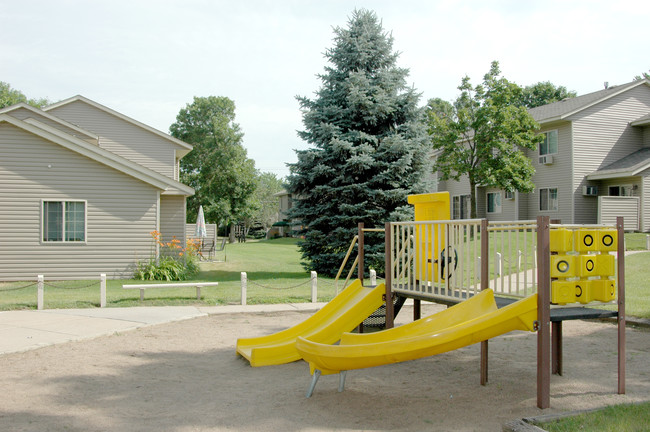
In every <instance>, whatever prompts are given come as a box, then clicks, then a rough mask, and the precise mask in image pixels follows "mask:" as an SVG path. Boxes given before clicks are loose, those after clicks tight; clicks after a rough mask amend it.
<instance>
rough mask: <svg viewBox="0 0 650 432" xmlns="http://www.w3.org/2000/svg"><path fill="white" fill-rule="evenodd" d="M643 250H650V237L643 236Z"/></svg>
mask: <svg viewBox="0 0 650 432" xmlns="http://www.w3.org/2000/svg"><path fill="white" fill-rule="evenodd" d="M645 248H646V249H647V250H650V235H646V236H645Z"/></svg>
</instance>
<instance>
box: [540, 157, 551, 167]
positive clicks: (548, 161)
mask: <svg viewBox="0 0 650 432" xmlns="http://www.w3.org/2000/svg"><path fill="white" fill-rule="evenodd" d="M539 163H540V165H552V164H553V155H544V156H540V157H539Z"/></svg>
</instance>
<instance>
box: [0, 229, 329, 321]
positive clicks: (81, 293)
mask: <svg viewBox="0 0 650 432" xmlns="http://www.w3.org/2000/svg"><path fill="white" fill-rule="evenodd" d="M216 258H219V259H223V258H224V253H223V252H219V253H218V254H217V257H216ZM226 258H227V259H226V261H225V262H215V263H202V264H201V272H200V273H199V275H198V276H197V277H196V278H195V280H197V281H202V282H206V281H210V282H219V286H218V287H206V288H203V289H202V290H201V293H202V295H203V298H202V300H200V301H199V300H197V299H196V290H195V289H194V288H164V289H152V290H147V291H146V292H145V300H144V301H142V302H141V301H140V291H139V290H137V289H129V290H126V289H122V285H123V284H141V283H160V282H156V281H135V280H132V279H128V280H124V279H122V280H108V281H107V287H106V303H107V307H125V306H169V305H197V304H198V305H215V304H239V303H240V299H241V272H246V273H247V275H248V289H247V303H248V304H256V303H291V302H309V301H311V280H310V274H309V272H307V271H305V270H304V269H303V268H302V266H301V265H300V253H299V252H298V248H297V246H296V240H295V239H275V240H264V241H249V242H246V243H234V244H229V245H227V246H226ZM46 277H47V275H46ZM341 285H342V283H341ZM44 292H45V295H44V303H45V308H46V309H55V308H87V307H99V300H100V298H99V280H96V281H92V280H84V281H48V280H47V279H46V281H45V288H44ZM335 294H336V288H335V286H334V282H333V280H332V279H328V278H322V277H319V278H318V301H329V300H331V299H332V298H333V297H334V295H335ZM36 306H37V286H36V283H35V282H12V283H1V282H0V310H12V309H36Z"/></svg>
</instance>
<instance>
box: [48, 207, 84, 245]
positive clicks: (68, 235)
mask: <svg viewBox="0 0 650 432" xmlns="http://www.w3.org/2000/svg"><path fill="white" fill-rule="evenodd" d="M42 216H43V217H42V223H43V241H44V242H84V241H86V202H85V201H43V214H42Z"/></svg>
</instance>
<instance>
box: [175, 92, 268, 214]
mask: <svg viewBox="0 0 650 432" xmlns="http://www.w3.org/2000/svg"><path fill="white" fill-rule="evenodd" d="M169 130H170V133H171V135H172V136H173V137H175V138H178V139H180V140H182V141H185V142H187V143H189V144H192V145H193V146H194V149H193V150H192V151H191V152H190V153H189V154H188V155H186V156H185V157H184V158H183V159H181V166H180V170H181V173H180V175H181V181H182V182H183V183H185V184H187V185H189V186H192V187H193V188H194V190H195V191H196V192H195V194H194V196H191V197H189V198H188V200H187V222H188V223H192V222H194V221H195V220H196V215H197V212H198V209H199V206H200V205H203V211H204V212H205V217H206V220H208V221H214V222H217V223H220V224H227V225H231V224H233V223H235V222H237V221H239V220H240V219H241V218H242V217H243V216H244V214H245V212H246V211H247V210H248V209H247V205H248V199H249V197H250V196H251V195H252V193H253V191H254V190H255V174H256V171H255V162H254V161H253V160H252V159H249V158H248V157H247V153H246V149H245V148H244V147H243V145H242V140H243V133H242V132H241V130H240V128H239V125H238V124H237V123H235V103H234V102H233V101H232V100H230V99H229V98H227V97H216V96H209V97H195V98H194V101H193V102H192V103H191V104H187V105H186V106H185V107H184V108H182V109H181V110H180V112H179V113H178V115H177V116H176V122H175V123H174V124H172V125H171V126H170V128H169Z"/></svg>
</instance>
